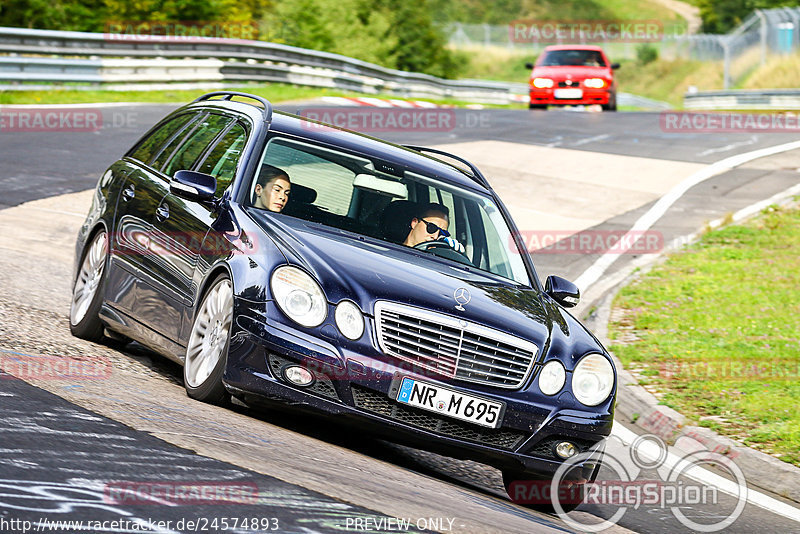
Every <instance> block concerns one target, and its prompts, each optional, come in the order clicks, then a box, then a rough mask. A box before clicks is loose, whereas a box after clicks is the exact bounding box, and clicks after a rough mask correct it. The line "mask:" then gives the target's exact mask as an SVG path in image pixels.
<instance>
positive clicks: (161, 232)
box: [143, 113, 246, 341]
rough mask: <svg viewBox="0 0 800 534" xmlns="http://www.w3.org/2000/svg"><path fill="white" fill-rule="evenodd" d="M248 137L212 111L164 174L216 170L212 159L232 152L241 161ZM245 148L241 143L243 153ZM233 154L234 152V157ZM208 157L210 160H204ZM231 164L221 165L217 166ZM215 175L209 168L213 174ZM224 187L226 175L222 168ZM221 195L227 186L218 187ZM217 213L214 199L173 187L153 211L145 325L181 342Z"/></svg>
mask: <svg viewBox="0 0 800 534" xmlns="http://www.w3.org/2000/svg"><path fill="white" fill-rule="evenodd" d="M245 139H246V135H245V132H244V128H243V126H241V125H239V124H238V123H236V122H235V120H234V118H233V117H230V116H226V115H221V114H215V113H212V114H209V115H208V116H206V117H204V118H203V119H202V120H201V121H200V122H199V123H198V125H197V128H196V129H195V130H194V131H193V132H191V133H190V134H189V135H187V136H186V138H185V140H184V142H183V143H182V145H181V146H180V147H179V148H178V149H177V150H176V151H175V153H174V154H173V155H172V156H171V157H170V159H169V160H167V161H166V163H165V165H164V167H163V168H162V175H164V177H165V178H172V177H173V176H174V175H175V173H176V172H177V171H179V170H192V169H195V168H196V167H199V169H198V170H201V172H206V171H207V170H212V171H214V170H215V167H216V164H215V163H211V161H210V160H211V158H212V156H213V157H217V158H221V157H222V156H223V155H225V154H229V155H230V156H231V157H232V158H234V159H233V163H234V167H233V169H234V171H235V168H236V167H235V164H236V163H237V162H238V154H235V153H236V152H237V149H236V147H237V146H239V144H240V143H243V142H244V141H245ZM240 151H241V149H240V148H239V152H240ZM234 156H235V157H234ZM207 161H208V163H206V162H207ZM226 169H228V167H226V166H224V165H220V167H219V169H217V170H218V171H223V170H226ZM209 174H211V173H209ZM219 174H220V178H221V179H220V184H219V185H220V187H222V186H223V184H224V183H225V181H226V180H227V182H228V183H230V180H231V179H232V178H233V177H232V176H230V177H228V176H227V175H223V174H224V173H222V172H220V173H219ZM218 191H219V193H220V194H221V193H222V191H224V189H221V190H218ZM215 217H216V211H215V207H214V205H213V204H212V203H201V202H196V201H192V200H187V199H184V198H181V197H179V196H177V195H174V194H172V193H170V192H169V191H167V192H166V194H165V195H164V196H163V197H162V198H161V200H160V202H159V203H158V206H157V207H156V209H155V212H154V214H153V219H152V221H151V223H152V226H151V233H150V243H149V245H150V255H149V258H150V266H149V271H148V277H147V282H148V283H149V284H150V286H151V289H152V291H153V293H152V295H150V299H149V300H150V301H151V302H152V303H153V305H152V306H148V307H147V308H146V309H145V310H144V311H145V314H146V316H145V317H144V318H143V319H144V321H145V322H146V324H148V326H150V327H151V328H153V329H154V330H156V331H157V332H159V333H160V334H162V335H164V336H166V337H167V338H169V339H171V340H173V341H178V340H179V334H180V328H181V324H182V322H183V318H184V317H185V315H186V313H187V309H188V308H189V307H190V306H191V304H192V296H193V295H194V293H195V292H196V288H194V287H193V281H192V280H193V275H194V270H195V267H196V265H197V261H198V256H199V255H200V252H201V246H202V243H203V239H204V238H205V236H206V234H207V233H208V230H209V228H210V226H211V224H212V223H213V221H214V219H215Z"/></svg>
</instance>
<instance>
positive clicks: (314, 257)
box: [255, 213, 569, 354]
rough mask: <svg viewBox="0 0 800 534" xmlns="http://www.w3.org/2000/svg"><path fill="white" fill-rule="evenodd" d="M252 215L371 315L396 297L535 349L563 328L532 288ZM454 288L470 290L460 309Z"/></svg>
mask: <svg viewBox="0 0 800 534" xmlns="http://www.w3.org/2000/svg"><path fill="white" fill-rule="evenodd" d="M255 217H256V220H257V221H258V222H259V224H260V225H261V226H262V227H263V228H264V229H265V230H266V231H267V232H268V233H269V234H270V236H271V237H272V238H273V239H274V241H275V242H276V243H277V245H278V247H279V248H280V249H281V251H282V252H283V254H284V255H285V256H286V258H287V259H288V261H289V263H291V264H294V265H297V266H300V267H303V268H304V269H306V270H307V271H309V272H310V273H312V274H313V275H314V276H315V278H316V279H317V281H319V283H320V285H321V286H322V289H323V291H324V292H325V295H326V297H327V299H328V301H329V302H331V303H337V302H339V301H341V300H342V299H349V300H353V301H354V302H356V303H357V304H358V305H359V306H360V307H361V309H362V310H363V311H364V312H365V313H366V314H367V315H370V316H373V315H374V304H375V301H376V300H388V301H393V302H399V303H403V304H408V305H411V306H416V307H420V308H424V309H427V310H431V311H435V312H440V313H444V314H447V315H450V316H454V317H458V318H463V319H465V320H467V321H471V322H474V323H478V324H482V325H485V326H488V327H490V328H495V329H497V330H501V331H504V332H508V333H510V334H512V335H515V336H518V337H521V338H523V339H527V340H529V341H532V342H533V343H535V344H536V345H538V346H539V347H540V349H545V348H546V347H547V345H548V344H549V343H548V341H549V339H550V337H551V331H552V330H553V329H557V330H559V331H562V332H563V333H564V334H565V335H569V326H568V321H567V320H565V318H564V316H562V314H561V311H560V310H559V309H558V307H557V306H556V305H555V304H554V303H553V302H552V301H551V300H550V299H549V298H543V296H542V294H540V293H539V291H538V290H536V289H532V288H529V287H523V286H519V285H517V284H515V283H514V282H511V281H506V280H503V279H501V278H498V277H496V276H493V275H491V274H488V273H484V272H482V271H479V270H477V269H474V268H469V269H468V268H465V267H461V266H459V265H457V264H453V263H452V262H448V261H447V260H441V259H437V258H436V257H435V256H432V255H431V254H429V253H426V252H422V251H417V250H414V249H411V248H407V247H402V246H398V245H392V244H389V243H383V242H381V241H378V240H375V239H371V238H367V237H364V236H358V235H355V234H352V233H349V232H345V231H342V230H338V229H335V228H331V227H324V226H320V225H316V224H313V223H308V222H307V221H303V220H300V219H295V218H292V217H283V216H277V217H276V216H274V215H265V214H263V213H258V214H255ZM459 288H466V289H467V290H468V291H469V293H470V300H469V302H468V303H466V304H464V305H463V308H464V311H460V310H458V309H456V305H457V304H458V303H457V302H456V300H455V297H454V294H455V292H456V290H457V289H459ZM540 354H544V350H541V351H540Z"/></svg>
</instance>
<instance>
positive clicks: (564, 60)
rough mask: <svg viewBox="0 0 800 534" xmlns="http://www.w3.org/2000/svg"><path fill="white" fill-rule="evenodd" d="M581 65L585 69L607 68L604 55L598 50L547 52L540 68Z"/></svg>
mask: <svg viewBox="0 0 800 534" xmlns="http://www.w3.org/2000/svg"><path fill="white" fill-rule="evenodd" d="M564 65H580V66H584V67H605V66H606V62H605V60H604V59H603V54H601V53H600V52H598V51H597V50H551V51H550V52H546V53H545V56H544V57H543V58H542V61H541V62H540V63H539V66H540V67H559V66H564Z"/></svg>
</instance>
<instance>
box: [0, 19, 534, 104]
mask: <svg viewBox="0 0 800 534" xmlns="http://www.w3.org/2000/svg"><path fill="white" fill-rule="evenodd" d="M0 53H5V54H15V55H16V57H11V58H9V57H4V58H3V59H7V60H8V61H7V62H6V63H0V79H3V80H15V81H19V82H36V81H48V82H50V81H72V82H86V83H100V82H107V81H119V80H120V79H124V78H122V76H123V74H124V73H125V72H126V71H125V69H127V68H132V69H134V71H133V72H134V73H135V74H137V76H135V77H133V78H129V79H131V80H132V81H162V82H163V81H169V80H173V79H175V80H179V79H180V80H189V79H192V76H189V75H186V76H184V74H185V73H187V72H188V71H189V70H191V69H192V68H194V69H196V70H197V69H199V70H197V72H198V73H199V72H200V71H202V70H203V69H211V68H212V67H211V66H210V65H208V64H207V65H204V66H202V67H201V66H200V65H199V64H196V63H195V65H194V66H192V65H191V64H190V63H187V62H197V61H199V60H215V61H217V62H219V74H218V75H211V77H209V78H206V79H205V80H203V81H221V80H222V81H228V80H229V81H245V80H247V81H275V82H286V83H294V84H300V85H312V86H318V87H336V88H340V89H344V90H354V91H359V92H365V93H378V92H383V93H389V94H395V95H399V96H406V97H425V96H435V97H439V98H441V97H450V98H458V99H469V100H473V101H480V102H487V103H508V102H510V101H512V100H513V96H514V94H515V93H514V91H519V90H522V92H523V94H524V93H525V92H527V86H525V85H524V84H511V85H510V84H507V83H503V82H491V81H481V80H444V79H441V78H437V77H435V76H430V75H427V74H421V73H414V72H403V71H399V70H394V69H387V68H384V67H381V66H379V65H374V64H372V63H367V62H365V61H360V60H358V59H354V58H349V57H346V56H341V55H338V54H331V53H327V52H318V51H315V50H307V49H303V48H297V47H293V46H287V45H281V44H276V43H267V42H261V41H246V40H236V39H216V38H194V39H176V38H174V37H172V38H171V37H146V38H143V37H141V36H130V35H119V34H101V33H85V32H66V31H49V30H30V29H26V28H0ZM34 54H35V55H37V56H59V58H49V59H48V60H47V61H44V60H43V61H41V62H38V63H37V62H36V61H33V60H34V59H45V58H41V57H39V58H30V57H28V58H23V57H19V56H21V55H34ZM75 57H78V58H80V57H89V58H91V59H87V60H83V61H87V62H91V63H85V64H84V63H80V60H78V59H67V58H75ZM109 58H123V59H125V60H126V61H128V62H134V61H135V58H138V59H139V60H143V59H144V58H148V59H150V60H151V61H155V62H158V63H151V64H149V65H147V64H144V63H140V64H138V66H136V65H134V63H129V64H128V65H123V64H121V63H118V61H120V60H110V59H109ZM186 58H192V59H186ZM24 60H28V62H27V64H26V63H25V61H24ZM48 61H49V63H48ZM15 62H16V63H15ZM64 62H68V63H64ZM173 62H176V63H173ZM177 62H181V63H177ZM15 65H16V66H15ZM89 65H91V66H92V67H93V68H95V69H96V70H95V71H93V72H91V73H89V72H85V73H84V70H82V68H83V67H84V66H89ZM35 67H36V68H35ZM147 69H150V71H151V72H150V73H149V74H148V73H147V72H146V71H147ZM164 70H166V71H167V72H166V74H165V73H164ZM159 72H161V77H159ZM179 73H184V74H179ZM209 74H210V73H209ZM98 76H99V77H100V79H99V80H98ZM182 76H184V77H182ZM198 81H201V80H199V79H198Z"/></svg>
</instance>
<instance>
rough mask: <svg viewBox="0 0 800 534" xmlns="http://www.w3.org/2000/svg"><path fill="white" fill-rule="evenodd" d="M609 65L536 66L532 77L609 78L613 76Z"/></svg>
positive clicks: (561, 78)
mask: <svg viewBox="0 0 800 534" xmlns="http://www.w3.org/2000/svg"><path fill="white" fill-rule="evenodd" d="M610 73H611V69H610V68H609V67H584V66H581V65H564V66H559V67H534V69H533V72H532V73H531V78H552V79H554V80H566V79H567V77H571V78H572V79H573V80H583V79H584V78H609V77H610V76H611V74H610Z"/></svg>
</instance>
